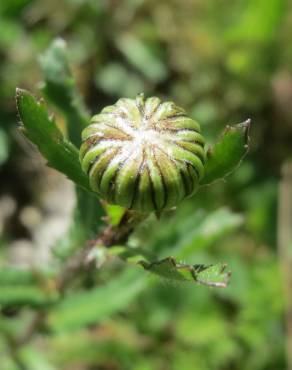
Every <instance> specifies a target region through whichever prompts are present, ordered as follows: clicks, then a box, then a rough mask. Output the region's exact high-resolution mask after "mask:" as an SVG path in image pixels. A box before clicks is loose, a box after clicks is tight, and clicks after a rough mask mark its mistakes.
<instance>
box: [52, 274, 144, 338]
mask: <svg viewBox="0 0 292 370" xmlns="http://www.w3.org/2000/svg"><path fill="white" fill-rule="evenodd" d="M146 282H147V280H146V279H145V276H144V275H141V274H139V271H137V270H133V269H131V270H128V269H127V270H125V271H124V272H122V273H121V274H120V275H119V276H118V277H117V278H115V279H114V280H112V281H110V282H109V283H107V284H105V285H102V286H98V287H96V288H94V289H92V290H88V291H84V292H80V293H75V294H72V295H70V296H68V297H66V298H64V299H63V301H62V302H61V303H60V304H58V305H57V306H56V307H55V308H54V309H53V310H52V312H51V314H50V315H49V325H50V327H51V328H52V329H53V330H55V331H64V330H75V329H79V328H81V327H83V326H86V325H89V324H95V323H98V322H100V321H101V320H103V319H104V318H106V317H109V316H110V315H113V314H114V313H116V312H118V311H121V310H123V309H124V308H125V307H127V306H128V304H129V303H131V302H132V300H133V299H134V298H135V297H136V296H137V295H138V294H139V293H140V292H141V291H142V290H143V289H144V288H145V285H146Z"/></svg>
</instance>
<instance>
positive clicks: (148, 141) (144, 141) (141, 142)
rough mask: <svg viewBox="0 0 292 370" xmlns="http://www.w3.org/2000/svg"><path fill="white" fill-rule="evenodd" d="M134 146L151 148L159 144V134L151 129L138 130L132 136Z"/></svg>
mask: <svg viewBox="0 0 292 370" xmlns="http://www.w3.org/2000/svg"><path fill="white" fill-rule="evenodd" d="M133 141H134V144H135V145H137V146H153V145H159V144H160V143H161V134H160V133H159V132H157V131H155V130H153V129H148V130H147V129H144V130H143V129H142V130H141V129H140V130H137V131H135V133H134V134H133Z"/></svg>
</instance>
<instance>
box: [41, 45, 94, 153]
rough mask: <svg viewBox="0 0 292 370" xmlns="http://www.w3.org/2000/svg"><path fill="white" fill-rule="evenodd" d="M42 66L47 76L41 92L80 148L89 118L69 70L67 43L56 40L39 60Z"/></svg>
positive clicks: (71, 138)
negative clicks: (82, 132)
mask: <svg viewBox="0 0 292 370" xmlns="http://www.w3.org/2000/svg"><path fill="white" fill-rule="evenodd" d="M40 65H41V68H42V71H43V75H44V85H43V87H42V92H43V94H44V95H45V97H46V98H47V99H48V100H49V101H50V102H51V103H52V104H54V105H55V107H56V108H58V109H59V110H60V111H61V113H62V114H63V115H64V116H65V117H66V120H67V123H68V132H69V138H70V140H71V141H72V142H73V143H74V144H75V145H76V146H78V147H79V145H80V142H81V131H82V130H83V128H84V127H86V126H87V125H88V124H89V122H90V117H89V114H88V112H87V109H86V107H85V105H84V103H83V100H82V98H81V96H80V94H79V93H78V91H77V88H76V83H75V80H74V78H73V76H72V74H71V71H70V68H69V63H68V59H67V50H66V43H65V41H64V40H62V39H60V38H59V39H56V40H54V41H53V43H52V44H51V45H50V47H49V48H48V49H47V50H46V52H45V53H44V54H43V55H42V56H41V57H40Z"/></svg>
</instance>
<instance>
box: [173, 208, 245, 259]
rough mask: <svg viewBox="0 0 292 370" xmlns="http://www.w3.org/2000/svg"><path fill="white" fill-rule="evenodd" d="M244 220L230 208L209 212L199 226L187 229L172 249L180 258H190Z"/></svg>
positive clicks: (234, 228)
mask: <svg viewBox="0 0 292 370" xmlns="http://www.w3.org/2000/svg"><path fill="white" fill-rule="evenodd" d="M243 220H244V219H243V217H242V215H240V214H237V213H233V212H231V211H230V210H229V209H228V208H219V209H218V210H216V211H214V212H212V213H209V214H207V215H206V216H205V217H204V219H203V220H202V222H200V223H198V224H197V227H195V228H194V227H192V228H191V229H188V230H186V231H185V234H184V236H181V238H180V239H179V240H178V242H177V243H176V245H175V246H174V248H173V249H172V250H173V251H175V252H176V255H177V256H178V257H179V258H181V259H185V258H188V257H190V256H192V255H193V254H194V253H195V252H198V251H199V250H204V249H207V248H209V247H210V246H211V245H213V244H214V243H215V242H218V241H219V240H220V239H221V238H222V237H224V236H226V235H229V234H230V233H231V232H232V231H234V230H236V229H237V228H238V227H239V226H240V225H242V223H243Z"/></svg>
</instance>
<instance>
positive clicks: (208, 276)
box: [140, 257, 230, 288]
mask: <svg viewBox="0 0 292 370" xmlns="http://www.w3.org/2000/svg"><path fill="white" fill-rule="evenodd" d="M140 264H141V265H142V266H143V267H144V269H145V270H148V271H150V272H152V273H154V274H156V275H159V276H161V277H163V278H166V279H169V280H174V281H182V282H183V281H192V282H195V283H197V284H201V285H207V286H212V287H217V288H226V286H227V284H228V280H229V276H230V272H226V265H225V264H216V265H188V264H185V263H179V262H176V260H175V259H174V258H173V257H167V258H165V259H163V260H159V261H154V262H150V263H149V262H145V261H140Z"/></svg>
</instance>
